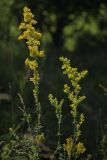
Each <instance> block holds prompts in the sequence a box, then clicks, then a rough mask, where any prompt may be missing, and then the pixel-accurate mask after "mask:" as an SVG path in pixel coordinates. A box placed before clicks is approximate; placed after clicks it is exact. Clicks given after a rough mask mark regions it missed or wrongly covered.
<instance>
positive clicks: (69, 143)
mask: <svg viewBox="0 0 107 160" xmlns="http://www.w3.org/2000/svg"><path fill="white" fill-rule="evenodd" d="M63 148H64V152H65V153H66V154H67V156H68V159H71V156H72V153H73V152H74V144H73V139H72V137H69V138H67V139H66V143H65V144H63Z"/></svg>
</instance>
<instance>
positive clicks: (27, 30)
mask: <svg viewBox="0 0 107 160" xmlns="http://www.w3.org/2000/svg"><path fill="white" fill-rule="evenodd" d="M23 11H24V13H23V16H24V19H23V22H22V23H21V25H20V26H19V29H20V30H23V33H22V35H20V36H19V38H18V39H19V40H22V39H25V40H26V44H27V45H28V49H29V51H30V56H31V57H34V58H36V57H43V56H44V51H39V46H40V41H39V40H40V38H41V33H39V32H37V31H36V30H35V28H34V25H35V24H36V23H37V21H35V20H34V19H33V18H34V15H33V14H32V13H31V10H30V9H29V8H27V7H24V10H23Z"/></svg>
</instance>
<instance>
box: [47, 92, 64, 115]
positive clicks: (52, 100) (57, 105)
mask: <svg viewBox="0 0 107 160" xmlns="http://www.w3.org/2000/svg"><path fill="white" fill-rule="evenodd" d="M49 101H50V103H51V105H53V106H54V107H55V111H56V117H57V118H58V117H59V115H60V114H61V108H62V105H63V102H64V100H63V99H62V100H61V101H60V102H58V100H57V98H56V97H55V98H54V97H53V95H52V94H49Z"/></svg>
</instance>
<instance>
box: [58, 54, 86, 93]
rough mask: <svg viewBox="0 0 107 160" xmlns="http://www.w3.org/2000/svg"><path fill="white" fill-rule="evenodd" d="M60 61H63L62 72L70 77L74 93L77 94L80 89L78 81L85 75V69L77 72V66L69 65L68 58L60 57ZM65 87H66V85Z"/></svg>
mask: <svg viewBox="0 0 107 160" xmlns="http://www.w3.org/2000/svg"><path fill="white" fill-rule="evenodd" d="M60 61H61V62H62V63H63V65H62V70H63V74H67V75H68V78H69V79H70V82H71V84H72V86H73V87H74V92H75V94H76V95H78V94H79V92H80V90H81V87H80V85H79V81H80V80H81V79H82V78H84V77H85V75H86V74H87V71H82V72H80V73H79V72H78V70H77V68H72V67H71V64H70V60H68V59H67V58H64V57H60ZM65 89H68V87H67V88H65Z"/></svg>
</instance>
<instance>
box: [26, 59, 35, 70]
mask: <svg viewBox="0 0 107 160" xmlns="http://www.w3.org/2000/svg"><path fill="white" fill-rule="evenodd" d="M25 64H26V66H29V68H30V69H31V70H35V69H36V68H37V67H38V65H37V63H35V60H33V61H30V60H29V59H28V58H27V59H26V60H25Z"/></svg>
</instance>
